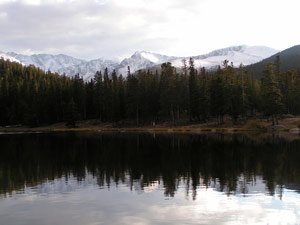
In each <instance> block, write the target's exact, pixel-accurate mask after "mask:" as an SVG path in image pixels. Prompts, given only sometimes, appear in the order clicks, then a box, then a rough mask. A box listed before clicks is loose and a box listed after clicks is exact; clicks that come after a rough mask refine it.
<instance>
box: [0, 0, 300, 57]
mask: <svg viewBox="0 0 300 225" xmlns="http://www.w3.org/2000/svg"><path fill="white" fill-rule="evenodd" d="M298 5H299V3H298V2H297V1H296V0H287V1H286V2H285V4H283V3H282V1H276V0H274V1H264V2H261V1H259V0H253V1H247V0H242V1H241V0H228V1H226V2H224V1H220V0H210V1H208V0H185V1H184V0H164V1H161V0H152V1H148V0H122V1H121V0H85V1H80V0H0V27H1V30H0V36H1V40H0V49H1V50H3V51H16V52H23V53H25V52H34V53H41V52H47V53H65V54H70V55H73V56H77V57H80V58H87V59H91V58H98V57H106V58H111V57H117V56H128V55H129V54H131V53H133V52H134V51H136V50H148V51H156V52H160V53H164V54H170V55H196V54H200V53H205V52H207V51H210V50H213V49H215V48H220V47H227V46H229V45H237V44H254V45H256V44H258V45H269V46H271V47H274V48H284V47H288V46H289V45H291V44H292V43H294V44H297V43H295V41H297V40H299V39H300V31H299V29H296V27H297V21H299V18H298V17H299V16H298V13H297V11H296V9H297V8H298V7H297V6H298ZM284 11H288V12H289V14H287V15H285V14H284ZM281 31H284V32H285V33H288V34H291V35H290V37H289V38H287V37H286V38H282V34H281V37H280V38H279V37H278V36H279V34H280V32H281Z"/></svg>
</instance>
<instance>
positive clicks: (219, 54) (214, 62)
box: [3, 45, 278, 80]
mask: <svg viewBox="0 0 300 225" xmlns="http://www.w3.org/2000/svg"><path fill="white" fill-rule="evenodd" d="M277 52H278V51H276V50H274V49H271V48H268V47H263V46H246V45H241V46H233V47H229V48H224V49H219V50H215V51H212V52H210V53H208V54H204V55H198V56H193V58H194V60H195V66H196V67H206V68H208V69H209V68H214V67H216V66H218V65H221V64H222V62H223V61H224V60H226V59H227V60H228V61H229V62H233V64H234V66H239V65H240V64H241V63H243V64H244V65H249V64H252V63H256V62H259V61H261V60H263V59H265V58H267V57H269V56H271V55H274V54H276V53H277ZM4 54H5V53H3V55H4ZM5 55H6V57H8V58H9V57H11V59H12V60H17V61H19V62H21V63H23V64H25V65H31V64H32V65H35V66H36V67H39V68H41V69H43V70H45V71H47V70H50V71H52V72H57V73H59V74H66V75H67V76H74V75H76V74H79V75H80V76H82V77H83V78H84V79H85V80H88V79H90V78H92V77H93V76H94V74H95V73H96V71H103V70H104V69H105V68H108V70H109V72H112V71H113V70H114V69H115V70H116V71H117V73H118V74H123V75H124V76H126V74H127V68H128V66H130V69H131V72H132V73H134V72H135V71H137V70H140V69H147V68H153V67H159V66H160V65H161V64H162V63H164V62H171V63H172V64H173V65H174V66H175V67H178V68H180V67H182V60H183V59H184V58H185V57H175V56H166V55H161V54H157V53H151V52H146V51H137V52H135V53H134V54H133V55H132V56H131V57H129V58H126V59H124V60H122V61H121V62H120V63H119V62H117V61H113V60H105V59H95V60H91V61H87V60H82V59H77V58H74V57H71V56H68V55H62V54H60V55H50V54H38V55H31V56H28V55H22V54H16V53H13V52H10V53H6V54H5ZM188 58H189V57H186V59H188Z"/></svg>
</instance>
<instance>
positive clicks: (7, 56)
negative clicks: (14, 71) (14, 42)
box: [0, 51, 21, 63]
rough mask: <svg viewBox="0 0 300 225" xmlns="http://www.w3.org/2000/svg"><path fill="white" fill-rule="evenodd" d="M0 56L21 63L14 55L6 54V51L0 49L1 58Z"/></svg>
mask: <svg viewBox="0 0 300 225" xmlns="http://www.w3.org/2000/svg"><path fill="white" fill-rule="evenodd" d="M1 58H3V59H5V60H9V61H11V62H17V63H21V62H20V61H19V60H18V59H16V58H15V57H13V56H10V55H8V54H6V53H4V52H1V51H0V59H1Z"/></svg>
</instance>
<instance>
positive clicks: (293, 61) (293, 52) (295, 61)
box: [246, 45, 300, 78]
mask: <svg viewBox="0 0 300 225" xmlns="http://www.w3.org/2000/svg"><path fill="white" fill-rule="evenodd" d="M278 55H279V57H280V68H281V71H288V70H292V69H295V70H297V71H300V45H296V46H294V47H291V48H288V49H286V50H284V51H282V52H279V53H277V54H275V55H273V56H271V57H269V58H266V59H264V60H262V61H260V62H258V63H255V64H252V65H249V66H247V67H246V69H247V70H248V71H250V72H252V73H253V74H254V76H255V77H256V78H261V77H262V74H263V70H264V68H265V67H266V65H267V64H269V63H273V62H274V61H275V60H276V57H277V56H278Z"/></svg>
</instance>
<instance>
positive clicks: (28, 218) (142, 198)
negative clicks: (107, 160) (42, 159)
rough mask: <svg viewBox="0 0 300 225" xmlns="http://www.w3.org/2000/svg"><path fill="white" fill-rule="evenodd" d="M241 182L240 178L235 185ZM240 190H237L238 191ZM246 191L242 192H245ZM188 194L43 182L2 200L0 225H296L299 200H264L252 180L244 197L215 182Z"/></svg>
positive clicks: (289, 195) (155, 186) (290, 196)
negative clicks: (221, 189) (229, 192)
mask: <svg viewBox="0 0 300 225" xmlns="http://www.w3.org/2000/svg"><path fill="white" fill-rule="evenodd" d="M242 180H243V177H242V176H241V177H240V178H239V180H238V181H237V182H238V183H239V184H240V183H241V181H242ZM237 190H239V188H237ZM243 190H244V189H243ZM196 191H197V198H195V200H193V190H189V192H188V194H187V188H186V184H185V183H184V181H183V180H181V181H179V182H178V189H177V191H176V195H175V196H174V197H166V196H165V194H164V184H163V182H162V181H160V182H154V183H152V184H151V185H148V186H146V187H144V188H143V189H142V188H141V186H140V185H139V181H138V180H136V181H135V183H134V185H133V188H132V191H131V190H130V185H129V181H126V180H125V181H124V182H123V183H120V184H118V186H116V185H115V184H113V183H112V184H111V186H110V187H109V188H108V187H107V186H103V187H99V185H98V184H97V181H96V180H95V178H93V176H92V175H90V174H88V173H87V174H86V176H85V179H83V180H81V181H77V180H76V178H74V177H73V176H70V177H68V179H66V178H62V179H55V180H53V181H47V182H44V183H42V184H40V185H37V186H35V187H26V188H25V189H24V191H23V192H20V193H13V194H12V195H11V196H10V197H7V198H2V199H1V200H0V224H5V225H18V224H30V225H41V224H42V225H61V224H64V225H69V224H72V225H77V224H78V225H79V224H80V225H82V224H85V225H98V224H130V225H132V224H133V225H134V224H187V223H188V224H293V225H295V224H299V223H300V195H299V194H297V193H296V192H294V191H291V190H287V189H283V193H282V197H281V194H280V189H279V188H276V190H275V195H273V196H270V195H268V194H267V191H266V187H265V184H264V181H263V180H262V178H261V177H256V179H255V182H254V183H251V184H248V185H247V193H246V194H244V193H241V192H239V191H237V192H236V193H233V194H230V195H228V194H226V193H224V192H220V191H218V182H216V183H212V184H211V186H210V187H204V186H201V185H200V186H199V187H197V190H196Z"/></svg>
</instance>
